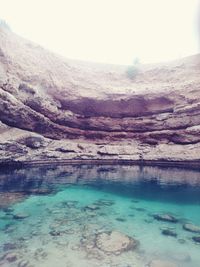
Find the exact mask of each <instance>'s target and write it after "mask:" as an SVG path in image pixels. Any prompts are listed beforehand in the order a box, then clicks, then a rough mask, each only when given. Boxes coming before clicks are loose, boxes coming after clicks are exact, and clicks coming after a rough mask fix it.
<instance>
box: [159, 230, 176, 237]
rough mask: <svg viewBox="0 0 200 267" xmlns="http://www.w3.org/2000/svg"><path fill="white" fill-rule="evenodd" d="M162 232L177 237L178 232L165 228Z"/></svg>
mask: <svg viewBox="0 0 200 267" xmlns="http://www.w3.org/2000/svg"><path fill="white" fill-rule="evenodd" d="M162 234H163V235H166V236H172V237H177V233H176V232H175V231H173V230H171V229H163V230H162Z"/></svg>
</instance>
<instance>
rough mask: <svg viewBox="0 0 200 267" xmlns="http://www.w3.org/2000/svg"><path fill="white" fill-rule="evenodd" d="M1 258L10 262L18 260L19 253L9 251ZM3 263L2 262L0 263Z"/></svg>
mask: <svg viewBox="0 0 200 267" xmlns="http://www.w3.org/2000/svg"><path fill="white" fill-rule="evenodd" d="M1 260H4V261H5V260H6V261H8V262H14V261H16V260H17V254H16V253H14V252H8V253H6V254H5V255H3V257H2V258H1ZM0 265H1V264H0Z"/></svg>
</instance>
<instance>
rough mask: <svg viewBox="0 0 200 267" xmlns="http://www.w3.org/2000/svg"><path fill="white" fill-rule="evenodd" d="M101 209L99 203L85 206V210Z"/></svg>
mask: <svg viewBox="0 0 200 267" xmlns="http://www.w3.org/2000/svg"><path fill="white" fill-rule="evenodd" d="M99 209H100V207H98V206H97V205H88V206H86V207H85V208H84V210H92V211H94V210H99Z"/></svg>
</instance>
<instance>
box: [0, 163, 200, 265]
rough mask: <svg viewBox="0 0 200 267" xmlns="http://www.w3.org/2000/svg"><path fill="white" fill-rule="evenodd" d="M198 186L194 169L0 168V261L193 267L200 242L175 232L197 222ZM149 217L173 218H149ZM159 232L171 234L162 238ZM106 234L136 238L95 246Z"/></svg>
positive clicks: (199, 256)
mask: <svg viewBox="0 0 200 267" xmlns="http://www.w3.org/2000/svg"><path fill="white" fill-rule="evenodd" d="M173 177H174V179H173ZM187 177H188V179H187ZM175 180H176V181H175ZM199 185H200V173H199V172H198V171H192V170H188V171H187V170H179V169H172V168H171V169H162V168H153V167H145V168H142V169H141V168H140V167H137V166H134V167H130V166H114V167H113V166H105V167H102V166H64V167H62V166H60V167H56V168H47V167H41V168H32V169H18V170H1V172H0V200H1V201H0V237H1V238H0V258H1V260H0V266H18V267H31V266H32V267H33V266H37V267H38V266H39V267H40V266H42V267H46V266H48V267H56V266H59V267H67V266H68V267H71V266H72V267H73V266H76V267H79V266H80V267H82V266H83V267H84V266H85V267H86V266H87V267H89V266H92V267H95V266H103V267H111V266H112V267H132V266H135V267H141V266H143V267H145V266H151V262H152V261H154V260H160V261H168V262H171V263H174V264H175V265H171V266H181V267H186V266H187V267H199V266H200V243H196V242H194V240H193V239H192V237H194V236H200V233H199V234H198V233H192V232H189V231H186V230H184V229H183V225H184V224H185V223H192V224H195V225H197V226H200V186H199ZM155 214H170V215H172V216H174V217H175V218H176V219H177V220H178V222H177V223H172V222H167V221H160V220H156V219H155V218H154V215H155ZM17 216H18V217H17ZM20 216H21V217H20ZM163 229H170V230H171V231H173V233H175V234H176V236H175V237H174V236H166V235H163V234H162V230H163ZM112 231H117V232H120V233H122V234H124V235H127V236H128V237H130V238H133V239H134V240H137V241H138V246H137V248H136V249H131V250H128V251H123V252H122V253H110V252H105V251H103V250H101V249H99V248H98V247H97V246H96V243H95V240H96V238H97V236H98V235H99V234H101V233H110V232H112ZM152 266H153V265H152ZM156 266H158V265H156ZM159 266H161V265H159ZM162 266H164V265H162Z"/></svg>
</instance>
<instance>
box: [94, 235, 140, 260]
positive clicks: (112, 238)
mask: <svg viewBox="0 0 200 267" xmlns="http://www.w3.org/2000/svg"><path fill="white" fill-rule="evenodd" d="M95 243H96V247H97V248H98V249H100V250H102V251H104V252H106V253H114V254H117V255H119V254H121V253H122V252H124V251H129V250H133V249H135V248H136V247H137V246H138V241H137V240H135V239H133V238H132V237H129V236H127V235H125V234H123V233H121V232H117V231H111V232H104V233H100V234H98V235H97V236H96V241H95Z"/></svg>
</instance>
